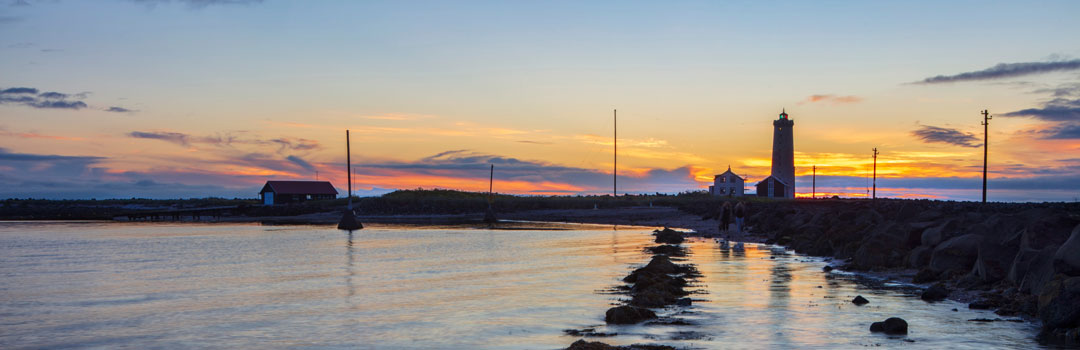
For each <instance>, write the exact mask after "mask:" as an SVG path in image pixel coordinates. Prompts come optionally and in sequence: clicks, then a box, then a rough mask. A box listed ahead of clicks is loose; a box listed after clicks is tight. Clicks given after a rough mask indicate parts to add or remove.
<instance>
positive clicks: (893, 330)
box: [870, 317, 908, 334]
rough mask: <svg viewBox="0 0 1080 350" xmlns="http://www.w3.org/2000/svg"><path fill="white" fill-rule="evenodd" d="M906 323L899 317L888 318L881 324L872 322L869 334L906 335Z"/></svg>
mask: <svg viewBox="0 0 1080 350" xmlns="http://www.w3.org/2000/svg"><path fill="white" fill-rule="evenodd" d="M907 328H908V325H907V321H904V319H902V318H899V317H889V318H888V319H885V321H883V322H874V323H873V324H871V325H870V331H871V332H884V333H885V334H907Z"/></svg>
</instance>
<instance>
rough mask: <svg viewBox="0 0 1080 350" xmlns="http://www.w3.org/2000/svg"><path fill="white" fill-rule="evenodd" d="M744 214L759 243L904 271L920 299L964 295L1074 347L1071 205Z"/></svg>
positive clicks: (806, 208)
mask: <svg viewBox="0 0 1080 350" xmlns="http://www.w3.org/2000/svg"><path fill="white" fill-rule="evenodd" d="M684 210H685V209H684ZM700 211H703V212H701V213H695V214H699V215H708V212H707V211H704V209H703V210H700ZM749 211H750V214H749V216H748V219H747V223H748V224H749V226H750V227H751V230H752V232H754V233H755V234H757V235H761V236H764V238H765V239H766V242H768V243H776V244H781V245H786V246H788V247H790V248H792V249H794V250H796V251H798V252H800V253H804V254H809V255H817V256H832V257H835V258H838V259H844V260H845V261H846V262H847V265H846V266H845V267H844V268H846V269H849V270H860V271H884V270H900V269H913V270H915V271H918V273H916V274H915V275H914V276H913V277H912V281H913V282H915V283H928V284H933V287H931V288H929V289H928V290H927V291H926V292H925V293H924V294H923V296H922V297H923V299H925V300H928V301H934V300H941V299H944V298H946V297H949V296H951V295H963V296H966V297H967V298H969V299H974V300H971V301H974V302H973V304H974V305H978V306H979V307H984V308H991V309H994V310H996V312H997V313H998V314H1000V315H1002V316H1017V315H1019V316H1030V317H1038V318H1039V319H1040V320H1041V321H1042V323H1043V331H1042V333H1041V337H1043V339H1046V340H1053V341H1073V342H1076V341H1080V337H1078V334H1080V205H1077V204H1074V203H1049V204H1031V203H1023V204H1002V203H991V204H979V203H963V202H941V201H926V200H877V201H869V200H816V201H803V200H798V201H774V202H755V203H753V204H752V205H750V210H749ZM954 292H962V293H954Z"/></svg>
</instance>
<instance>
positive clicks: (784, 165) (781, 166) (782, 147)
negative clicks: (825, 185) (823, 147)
mask: <svg viewBox="0 0 1080 350" xmlns="http://www.w3.org/2000/svg"><path fill="white" fill-rule="evenodd" d="M794 125H795V122H793V121H791V119H788V114H787V112H786V111H781V112H780V119H777V120H774V121H773V139H772V177H774V178H776V179H778V180H780V181H782V182H784V185H785V186H784V195H783V197H786V198H795V143H794V139H793V135H792V134H793V132H794V131H793V130H792V127H793V126H794ZM776 196H777V197H780V195H779V193H777V194H776Z"/></svg>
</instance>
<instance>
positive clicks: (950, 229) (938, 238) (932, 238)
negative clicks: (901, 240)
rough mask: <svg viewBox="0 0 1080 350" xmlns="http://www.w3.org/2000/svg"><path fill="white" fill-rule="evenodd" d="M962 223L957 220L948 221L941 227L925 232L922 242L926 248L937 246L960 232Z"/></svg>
mask: <svg viewBox="0 0 1080 350" xmlns="http://www.w3.org/2000/svg"><path fill="white" fill-rule="evenodd" d="M959 229H960V223H959V222H958V221H957V220H946V221H945V222H944V223H941V224H940V225H937V226H934V227H931V228H928V229H925V230H923V232H922V237H921V239H920V242H921V244H922V245H925V246H930V247H933V246H936V245H938V244H939V243H941V242H943V241H945V240H946V239H948V238H951V237H953V236H955V235H956V233H957V232H959Z"/></svg>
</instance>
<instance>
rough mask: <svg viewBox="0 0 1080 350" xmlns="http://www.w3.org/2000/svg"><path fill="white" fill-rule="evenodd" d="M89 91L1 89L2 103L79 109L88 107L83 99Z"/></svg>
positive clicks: (40, 107)
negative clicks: (72, 92) (67, 92)
mask: <svg viewBox="0 0 1080 350" xmlns="http://www.w3.org/2000/svg"><path fill="white" fill-rule="evenodd" d="M87 94H88V93H85V92H84V93H78V94H65V93H61V92H56V91H45V92H42V91H40V90H38V89H36V88H29V87H12V88H7V89H3V90H0V105H3V104H11V105H21V106H27V107H33V108H39V109H70V110H79V109H83V108H86V107H88V105H87V104H86V102H83V101H81V99H84V98H86V96H87Z"/></svg>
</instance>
